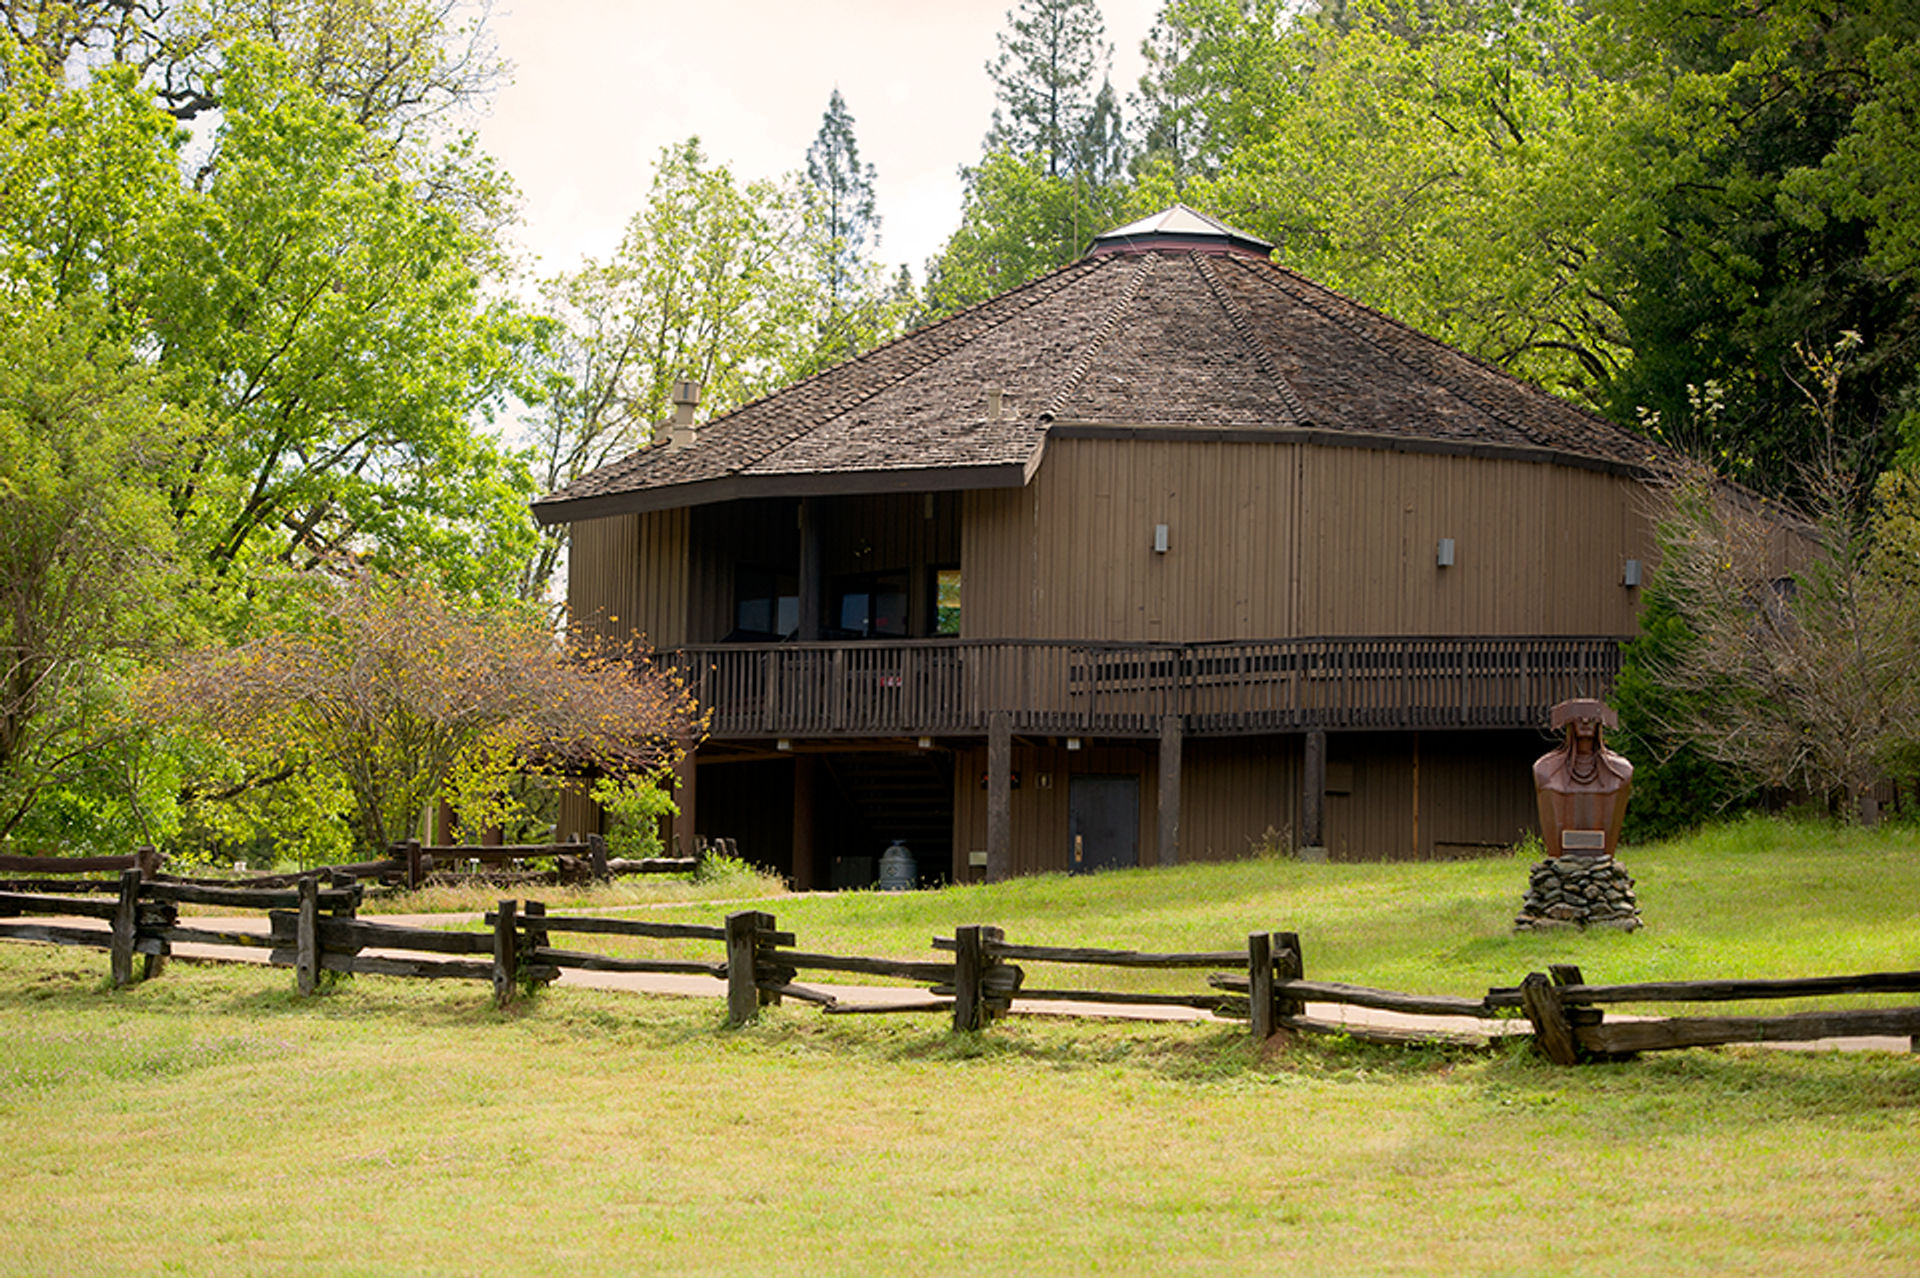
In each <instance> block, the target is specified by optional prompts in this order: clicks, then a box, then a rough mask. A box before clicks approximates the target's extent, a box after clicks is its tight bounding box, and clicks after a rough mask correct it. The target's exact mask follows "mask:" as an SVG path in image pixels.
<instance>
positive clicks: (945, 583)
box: [933, 568, 960, 635]
mask: <svg viewBox="0 0 1920 1278" xmlns="http://www.w3.org/2000/svg"><path fill="white" fill-rule="evenodd" d="M933 633H934V634H936V635H957V634H959V633H960V570H959V569H958V568H936V569H934V570H933Z"/></svg>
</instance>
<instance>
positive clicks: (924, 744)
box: [920, 737, 933, 750]
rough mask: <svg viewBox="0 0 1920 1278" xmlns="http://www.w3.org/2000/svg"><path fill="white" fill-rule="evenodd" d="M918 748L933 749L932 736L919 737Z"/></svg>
mask: <svg viewBox="0 0 1920 1278" xmlns="http://www.w3.org/2000/svg"><path fill="white" fill-rule="evenodd" d="M920 748H921V749H922V750H931V749H933V738H932V737H921V738H920Z"/></svg>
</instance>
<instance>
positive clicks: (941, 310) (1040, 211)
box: [922, 151, 1144, 319]
mask: <svg viewBox="0 0 1920 1278" xmlns="http://www.w3.org/2000/svg"><path fill="white" fill-rule="evenodd" d="M966 183H967V189H966V197H965V200H966V203H965V205H964V207H963V208H962V211H961V224H960V228H959V229H958V230H957V231H955V232H954V233H953V235H952V236H951V237H949V238H948V240H947V242H946V244H945V245H944V246H943V247H942V249H941V251H940V255H939V256H938V257H937V258H935V259H934V260H933V261H931V262H929V263H928V264H927V286H926V308H925V313H924V314H923V316H922V318H923V319H934V318H938V317H939V316H942V315H947V314H951V313H952V312H954V311H957V310H960V309H962V308H963V307H967V306H971V305H973V304H974V303H976V302H982V301H985V300H986V299H987V298H989V297H992V296H994V295H995V294H997V293H1001V292H1004V291H1006V290H1007V289H1010V288H1017V287H1018V286H1020V285H1022V284H1025V283H1026V282H1027V281H1029V280H1032V279H1037V278H1039V277H1040V276H1042V275H1045V274H1046V273H1047V272H1048V271H1051V270H1054V269H1055V268H1057V267H1061V266H1065V265H1066V264H1067V263H1069V262H1072V261H1073V260H1075V259H1076V258H1078V257H1079V256H1080V255H1081V254H1082V253H1083V252H1085V251H1086V247H1087V245H1088V243H1090V242H1091V241H1092V239H1093V237H1094V236H1095V235H1097V234H1098V233H1099V232H1101V231H1104V230H1106V229H1108V228H1109V227H1112V226H1115V225H1117V224H1119V223H1120V222H1123V221H1125V220H1126V219H1127V216H1128V215H1129V214H1130V213H1132V212H1133V211H1134V209H1135V207H1136V204H1137V197H1136V196H1135V195H1134V193H1132V192H1131V191H1129V190H1127V189H1126V188H1124V187H1122V186H1104V187H1103V186H1093V185H1090V184H1089V183H1088V182H1086V181H1085V180H1083V179H1081V178H1078V177H1061V176H1056V175H1052V174H1049V173H1048V172H1047V171H1046V165H1045V162H1044V160H1043V159H1042V157H1040V156H1038V155H1018V154H1015V153H1013V152H1010V151H991V152H989V153H988V154H986V155H985V156H983V157H981V160H980V163H979V164H978V165H976V166H975V167H973V168H971V169H969V170H967V174H966ZM1142 211H1144V210H1142Z"/></svg>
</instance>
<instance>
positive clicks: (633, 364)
mask: <svg viewBox="0 0 1920 1278" xmlns="http://www.w3.org/2000/svg"><path fill="white" fill-rule="evenodd" d="M808 210H809V204H808V201H807V200H806V199H804V198H802V196H801V195H800V194H799V193H798V192H797V191H796V190H795V189H793V188H791V187H785V186H781V185H778V184H775V183H772V182H765V181H757V182H747V183H741V182H739V181H737V180H736V179H735V178H734V175H733V173H732V171H731V170H729V169H728V168H727V167H726V166H725V165H723V164H714V163H711V162H710V161H709V160H708V159H707V156H706V153H705V152H704V151H702V150H701V147H700V142H699V139H698V138H689V139H688V140H687V141H685V142H683V143H680V144H678V145H675V146H671V147H667V148H665V149H663V150H662V151H661V153H660V157H659V159H658V161H657V162H656V163H655V165H654V172H653V183H652V186H651V187H650V188H649V190H648V194H647V202H646V204H645V205H644V206H643V207H642V208H641V209H640V211H639V212H637V213H635V214H634V216H633V218H632V220H631V221H630V222H628V224H627V230H626V235H625V237H624V238H623V239H622V240H621V242H620V247H619V248H618V249H616V250H615V251H614V253H613V255H612V257H610V258H609V259H608V260H607V261H605V262H593V261H589V262H587V263H586V264H584V265H583V266H582V267H581V268H580V269H579V270H578V271H576V272H573V273H571V274H568V275H562V276H558V277H555V278H553V279H550V280H548V281H546V283H545V285H544V291H545V304H546V309H547V311H548V313H549V316H550V320H549V322H548V323H547V324H545V325H544V326H543V327H542V328H541V329H540V330H539V331H538V333H537V334H536V341H535V343H534V346H533V349H532V350H531V352H530V357H531V359H532V361H533V363H534V369H533V373H534V378H535V382H536V385H537V387H538V390H537V392H536V398H537V399H538V405H537V413H536V416H535V417H534V419H533V420H532V421H531V422H529V423H528V425H529V428H530V432H531V435H532V438H533V450H534V454H535V460H534V465H535V468H536V474H537V477H538V480H539V484H540V486H541V487H542V488H544V489H545V490H548V491H551V490H553V489H556V488H560V487H562V486H564V485H566V484H567V483H569V482H571V481H572V480H574V479H577V478H578V477H580V476H581V475H584V474H586V473H587V472H588V471H590V470H593V469H595V468H596V467H599V466H602V465H604V464H606V463H607V462H609V461H612V460H613V459H614V458H616V457H619V456H622V455H623V454H625V453H628V452H630V451H632V450H633V449H635V448H637V447H639V446H641V445H642V444H645V443H647V442H648V441H649V440H650V439H651V438H652V436H653V430H654V423H656V422H659V421H661V420H663V419H664V418H665V417H666V416H667V414H668V412H669V410H670V399H669V396H670V393H671V388H672V385H673V383H674V381H675V380H677V379H680V378H691V379H693V380H694V381H696V382H699V383H701V385H702V386H703V388H704V390H703V396H704V400H703V408H705V409H706V410H707V411H709V412H720V411H725V410H727V409H729V408H733V407H737V406H738V405H740V404H742V403H744V402H746V401H747V400H750V399H753V398H754V397H756V396H758V395H761V394H764V393H766V392H767V391H770V390H772V389H774V388H775V387H777V386H780V385H783V384H785V383H786V382H787V381H789V380H791V379H792V378H793V376H794V375H796V374H797V373H798V372H801V371H805V370H808V369H810V368H811V367H812V366H813V362H814V360H815V352H816V345H815V339H816V337H817V336H818V334H819V329H818V327H817V324H816V320H817V319H818V318H819V317H822V316H825V315H827V314H828V313H829V309H830V308H828V307H827V306H826V305H824V304H823V301H822V299H823V297H824V296H825V294H824V292H823V275H822V273H821V272H820V271H818V270H816V269H815V265H816V264H815V262H813V261H810V260H809V259H808V258H807V256H806V255H805V254H801V255H798V256H796V254H795V253H794V251H793V249H794V241H795V239H796V238H797V237H800V236H802V235H803V234H807V233H809V232H808V226H809V223H808V218H809V211H808ZM815 243H817V244H821V245H826V246H829V247H830V246H831V244H832V240H831V238H827V239H823V240H816V241H815ZM565 536H566V530H565V528H564V527H560V528H555V529H550V530H548V531H547V533H546V540H545V541H544V542H543V543H542V545H541V548H540V552H539V554H538V555H537V556H536V557H535V558H534V561H533V564H532V566H531V568H530V569H529V571H528V573H527V581H526V584H525V586H524V589H523V593H524V594H525V595H526V596H527V597H529V598H537V597H540V596H541V595H542V594H543V593H544V591H545V589H546V586H547V583H548V581H549V580H550V578H551V576H552V573H553V571H554V570H555V568H556V567H557V566H558V564H559V562H560V557H561V552H562V550H563V548H564V546H565Z"/></svg>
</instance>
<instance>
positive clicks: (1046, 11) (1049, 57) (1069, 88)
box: [986, 0, 1117, 177]
mask: <svg viewBox="0 0 1920 1278" xmlns="http://www.w3.org/2000/svg"><path fill="white" fill-rule="evenodd" d="M1112 56H1113V46H1112V45H1110V44H1108V43H1107V27H1106V22H1105V20H1104V19H1102V17H1101V16H1100V6H1099V5H1098V4H1097V3H1096V0H1020V4H1019V5H1018V7H1016V8H1013V9H1010V10H1008V11H1007V29H1006V30H1005V31H1002V32H1001V33H1000V55H999V56H998V57H997V58H995V59H994V60H993V61H992V62H990V63H988V64H987V74H988V75H989V76H991V77H993V83H994V88H995V89H996V91H997V92H998V96H999V99H1000V102H999V105H998V106H996V107H995V108H994V112H993V128H992V129H991V130H990V131H989V132H988V133H987V139H986V149H987V150H988V151H1007V152H1010V153H1012V154H1015V155H1020V156H1029V155H1031V156H1037V157H1039V158H1040V159H1042V160H1044V161H1045V165H1046V173H1047V176H1048V177H1064V176H1067V175H1068V174H1070V173H1072V172H1073V171H1074V170H1075V169H1076V168H1077V167H1078V165H1079V163H1080V161H1081V159H1082V157H1083V155H1084V154H1085V151H1086V146H1085V142H1086V135H1087V132H1088V127H1089V121H1090V120H1091V118H1092V117H1093V115H1094V110H1095V92H1096V90H1095V87H1094V86H1095V85H1096V84H1099V83H1102V82H1103V81H1105V79H1106V75H1107V66H1108V63H1109V62H1110V60H1111V59H1112ZM1109 98H1111V94H1109ZM1115 123H1116V125H1117V120H1116V122H1115Z"/></svg>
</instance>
